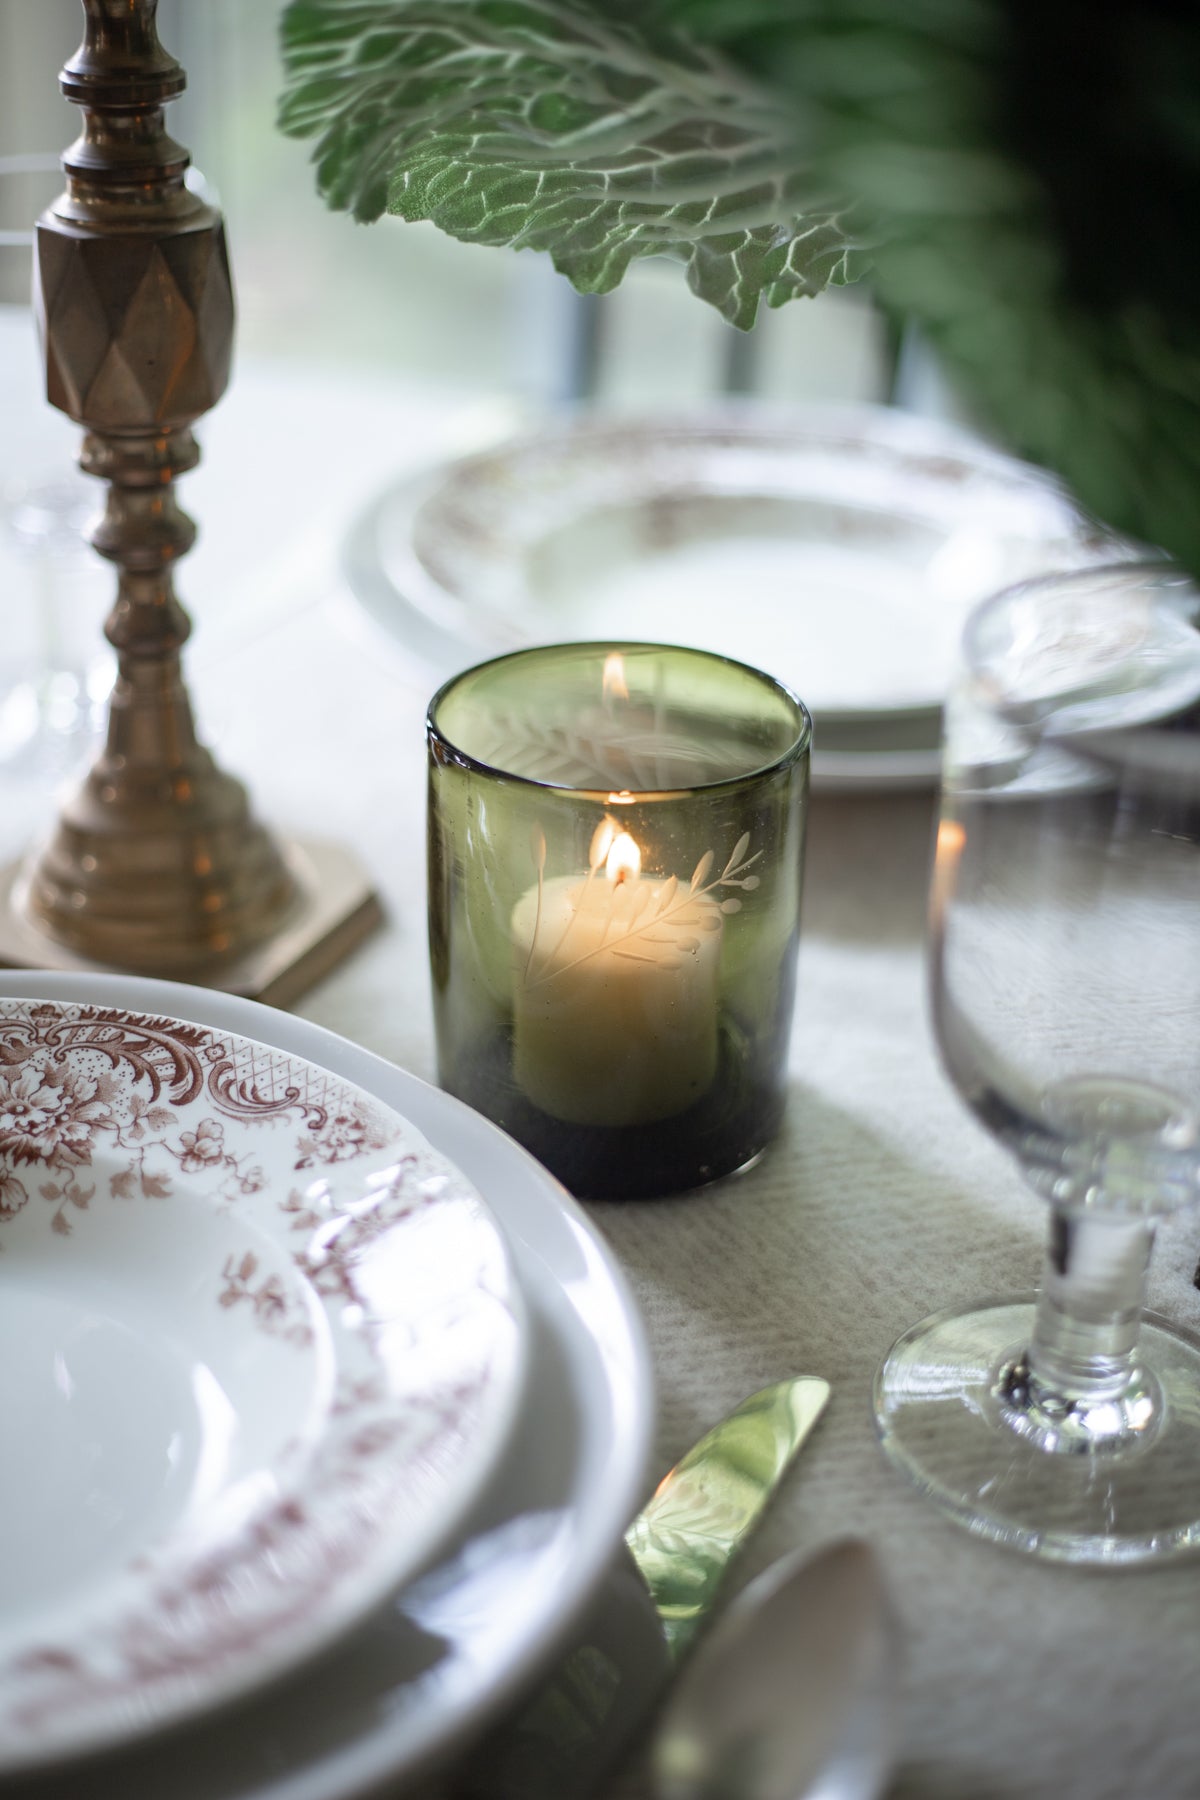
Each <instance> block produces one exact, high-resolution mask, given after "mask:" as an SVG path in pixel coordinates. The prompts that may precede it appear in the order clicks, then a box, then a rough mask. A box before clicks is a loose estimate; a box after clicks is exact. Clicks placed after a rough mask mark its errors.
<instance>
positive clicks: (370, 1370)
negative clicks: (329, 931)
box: [0, 974, 651, 1800]
mask: <svg viewBox="0 0 1200 1800" xmlns="http://www.w3.org/2000/svg"><path fill="white" fill-rule="evenodd" d="M4 985H5V989H6V992H7V994H8V996H9V997H8V998H6V999H4V1000H2V1001H0V1428H2V1429H3V1432H4V1438H5V1442H6V1444H7V1446H8V1454H7V1455H6V1457H5V1459H4V1462H3V1466H2V1469H0V1517H3V1519H4V1535H5V1551H6V1554H5V1557H4V1571H5V1572H4V1574H3V1575H2V1576H0V1596H2V1602H0V1774H2V1775H3V1776H4V1777H6V1778H10V1779H12V1780H15V1781H16V1783H17V1786H16V1789H15V1791H17V1792H19V1791H20V1787H21V1783H22V1780H23V1778H26V1777H28V1778H30V1779H34V1780H35V1782H36V1792H37V1794H38V1795H39V1796H41V1797H42V1800H49V1797H50V1796H55V1795H62V1796H67V1795H72V1796H74V1795H77V1794H78V1793H79V1792H80V1791H81V1788H82V1786H83V1785H84V1784H86V1790H87V1792H88V1794H89V1795H90V1796H95V1797H98V1800H104V1796H107V1795H110V1794H111V1795H112V1796H114V1800H115V1797H116V1796H117V1795H121V1796H127V1795H128V1794H130V1793H167V1792H169V1793H170V1794H171V1795H172V1800H233V1796H235V1795H236V1796H238V1797H239V1800H250V1797H251V1796H253V1797H254V1800H284V1797H285V1796H286V1797H288V1800H299V1797H300V1796H304V1797H305V1800H344V1797H349V1796H352V1795H356V1794H358V1793H361V1792H364V1791H367V1790H369V1789H373V1788H374V1787H375V1786H377V1785H378V1784H380V1783H383V1782H385V1781H395V1780H397V1779H398V1778H400V1777H412V1776H414V1775H415V1774H416V1773H417V1772H418V1771H424V1770H426V1769H428V1768H430V1767H432V1766H433V1765H435V1764H436V1763H437V1762H438V1761H439V1759H441V1758H443V1757H445V1756H447V1755H448V1754H449V1753H450V1752H451V1750H455V1751H457V1750H459V1749H461V1747H462V1745H463V1743H464V1740H465V1738H466V1736H468V1735H469V1734H470V1732H471V1731H473V1730H474V1729H476V1728H478V1727H479V1726H481V1725H482V1724H483V1723H484V1722H485V1720H486V1719H487V1717H488V1716H490V1715H491V1714H492V1713H493V1712H495V1711H496V1710H498V1709H499V1708H500V1707H501V1706H502V1704H503V1703H504V1701H505V1700H506V1699H510V1698H511V1697H512V1696H513V1695H514V1694H515V1693H516V1691H517V1689H518V1688H519V1686H520V1685H521V1684H522V1683H523V1682H524V1681H526V1680H528V1678H529V1677H530V1675H531V1674H532V1672H533V1671H534V1669H535V1666H536V1665H537V1664H538V1663H539V1662H541V1661H544V1660H545V1659H546V1658H547V1657H548V1656H549V1655H550V1654H551V1653H552V1651H553V1649H554V1646H555V1644H556V1642H557V1641H558V1639H559V1637H560V1636H561V1635H563V1634H565V1633H566V1632H567V1631H568V1630H569V1628H570V1626H571V1624H572V1623H573V1621H574V1619H575V1617H576V1616H577V1614H578V1612H579V1611H580V1610H581V1608H582V1607H583V1605H584V1604H585V1603H586V1600H587V1598H588V1597H589V1595H590V1593H591V1592H592V1590H593V1588H594V1587H595V1585H596V1584H597V1582H598V1581H599V1579H600V1577H601V1575H602V1574H603V1571H604V1569H605V1567H606V1565H607V1563H608V1561H609V1559H610V1557H611V1555H612V1553H613V1551H614V1549H615V1547H616V1545H617V1543H618V1541H619V1539H620V1536H621V1533H622V1531H623V1530H624V1527H625V1525H626V1523H627V1522H628V1519H629V1517H630V1516H631V1514H632V1513H633V1511H634V1509H635V1507H636V1505H637V1504H638V1501H639V1499H640V1497H641V1485H642V1480H643V1475H644V1468H645V1459H646V1456H647V1452H648V1443H649V1434H650V1424H651V1383H650V1376H649V1369H648V1361H647V1356H646V1352H645V1348H644V1344H643V1340H642V1335H641V1331H640V1327H639V1324H638V1321H637V1319H636V1316H635V1314H634V1311H633V1308H632V1306H631V1303H630V1300H629V1297H628V1295H627V1292H626V1290H625V1286H624V1283H623V1281H622V1279H621V1277H620V1275H619V1273H618V1271H617V1269H616V1268H615V1266H614V1264H613V1262H612V1261H611V1258H610V1256H609V1254H608V1253H607V1251H606V1250H605V1248H604V1246H603V1244H602V1242H601V1241H600V1239H599V1238H598V1237H597V1236H596V1234H595V1232H594V1231H593V1229H592V1228H591V1226H590V1225H589V1224H588V1222H587V1221H586V1219H585V1218H584V1216H583V1215H582V1213H581V1212H580V1211H579V1210H578V1209H577V1208H576V1207H575V1206H574V1204H573V1203H572V1202H571V1201H570V1200H569V1199H568V1198H567V1196H566V1195H565V1194H564V1193H563V1192H562V1190H561V1189H560V1188H559V1187H558V1186H557V1185H556V1183H554V1181H553V1180H552V1179H551V1178H550V1177H549V1176H548V1175H546V1174H545V1173H544V1171H543V1170H542V1169H541V1168H540V1167H539V1166H538V1165H537V1164H536V1163H534V1162H533V1161H532V1159H531V1158H529V1157H528V1156H527V1155H526V1154H525V1153H524V1152H523V1151H522V1150H520V1149H519V1148H518V1147H517V1146H516V1145H514V1144H513V1143H512V1142H511V1141H510V1140H509V1139H507V1138H505V1137H504V1136H503V1135H502V1134H501V1133H499V1132H498V1131H496V1130H495V1129H494V1127H492V1126H491V1125H489V1124H488V1123H487V1122H486V1121H485V1120H483V1119H482V1118H480V1117H479V1116H478V1115H476V1114H474V1113H471V1112H469V1111H468V1110H467V1109H466V1108H464V1107H462V1106H461V1105H459V1103H458V1102H456V1101H454V1100H451V1099H450V1098H449V1097H447V1096H446V1095H444V1094H441V1093H439V1092H437V1091H436V1090H434V1089H431V1088H428V1087H426V1086H425V1085H424V1084H423V1083H421V1082H418V1081H417V1080H415V1079H414V1078H413V1077H411V1076H409V1075H406V1074H404V1073H403V1072H402V1071H400V1070H398V1069H395V1068H393V1067H392V1066H390V1065H389V1064H386V1063H383V1062H381V1061H379V1060H378V1059H377V1058H375V1057H373V1056H371V1055H370V1054H369V1053H367V1052H365V1051H363V1050H360V1049H358V1048H357V1047H355V1046H353V1045H351V1044H348V1043H345V1042H343V1041H342V1040H340V1039H338V1038H335V1037H333V1036H332V1035H330V1034H329V1033H327V1032H324V1031H322V1030H320V1029H319V1028H318V1027H316V1026H313V1025H310V1024H308V1023H307V1022H305V1021H303V1020H300V1019H296V1018H292V1017H289V1016H287V1015H284V1014H281V1013H277V1012H274V1011H272V1010H270V1009H268V1008H265V1007H260V1006H257V1005H254V1004H253V1003H252V1002H249V1001H245V1000H239V999H235V998H231V997H230V996H228V995H223V994H217V993H212V992H210V991H208V990H201V989H195V988H186V987H179V986H176V985H174V984H171V983H165V982H154V981H141V980H135V979H132V978H124V977H115V976H95V977H88V976H49V975H37V974H32V975H12V974H6V977H5V983H4Z"/></svg>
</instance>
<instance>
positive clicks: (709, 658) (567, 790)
mask: <svg viewBox="0 0 1200 1800" xmlns="http://www.w3.org/2000/svg"><path fill="white" fill-rule="evenodd" d="M564 650H565V651H571V650H575V651H587V652H588V653H589V654H593V655H599V656H605V655H609V654H611V653H612V652H614V651H621V652H624V651H642V650H651V651H661V652H664V653H666V654H668V655H681V656H694V657H699V658H701V659H702V660H703V661H705V662H710V663H721V664H723V665H724V666H725V667H726V668H730V669H736V670H738V671H739V672H740V673H741V674H743V675H748V676H750V677H751V679H752V680H753V681H755V682H756V683H758V684H759V685H760V686H761V687H765V688H769V689H770V690H772V692H774V693H775V694H777V695H779V696H780V697H781V698H782V699H783V700H784V702H785V703H786V704H787V706H788V707H790V708H791V710H792V713H793V716H794V718H795V721H796V731H795V735H794V737H793V739H792V742H791V743H790V744H789V745H788V746H787V748H786V749H785V750H783V751H781V752H780V754H779V755H778V756H773V757H770V758H769V759H768V760H767V761H766V762H763V763H760V764H759V765H758V766H757V767H755V768H752V769H745V770H743V771H742V772H741V773H740V774H737V775H723V776H720V777H718V778H717V779H716V780H713V781H697V782H684V783H683V784H682V785H678V786H675V787H669V788H623V789H622V790H621V793H622V795H625V794H629V795H630V796H631V798H633V799H636V800H639V801H641V800H664V799H667V798H670V797H671V796H673V795H678V794H717V793H722V792H725V791H728V790H732V789H734V788H738V787H742V786H744V785H745V784H746V783H747V782H755V781H761V780H762V779H763V778H764V776H767V775H773V774H775V773H776V772H777V771H779V770H782V769H786V768H789V767H791V766H792V765H794V764H795V763H798V762H799V761H800V759H801V757H803V756H804V755H805V754H806V752H808V751H809V750H810V749H811V746H812V735H813V722H812V714H811V713H810V712H809V710H808V707H807V706H806V705H805V704H804V701H803V700H801V698H800V696H799V695H798V694H797V693H795V692H794V691H793V690H792V689H791V688H790V687H788V685H787V683H786V682H783V681H780V680H779V678H778V676H776V675H768V674H767V672H766V670H765V669H758V668H755V666H754V665H753V663H745V662H741V661H739V659H738V658H737V657H736V656H725V655H723V654H722V653H721V652H720V651H719V650H700V649H697V648H696V647H695V646H694V645H691V644H663V643H658V642H655V641H652V640H649V639H641V638H595V639H587V638H579V639H570V640H569V641H567V642H565V643H561V644H524V645H522V646H521V648H520V649H517V650H505V651H503V652H502V653H501V654H500V655H499V656H487V657H484V658H483V660H482V661H481V662H477V663H472V664H471V666H470V668H467V669H459V670H458V671H457V673H455V674H454V675H451V676H449V677H448V678H447V679H446V680H445V681H443V683H442V685H441V686H440V687H439V688H438V690H437V692H436V693H435V694H434V695H433V698H432V699H431V700H430V702H429V705H428V707H427V708H426V710H425V735H426V741H427V743H429V744H431V745H432V744H433V743H434V742H435V741H436V742H437V743H438V744H440V745H441V746H442V747H443V748H444V749H445V750H446V751H448V752H449V755H450V759H451V760H452V761H453V762H454V763H455V765H456V766H457V767H459V768H462V769H468V770H470V771H471V772H472V773H473V774H476V775H485V776H488V777H490V778H491V779H492V780H494V781H506V782H513V783H517V784H519V785H520V786H522V787H528V788H533V789H536V790H539V791H541V792H542V793H551V794H564V795H567V794H575V795H578V796H579V797H580V798H587V799H592V800H595V799H603V800H604V801H609V800H611V798H612V792H613V790H612V789H611V788H606V787H574V786H572V785H571V784H570V783H568V782H556V781H542V780H539V779H538V778H537V777H536V776H533V775H520V774H517V773H516V772H515V771H513V770H509V769H504V768H500V767H497V765H496V764H494V763H490V762H485V761H484V760H483V759H482V757H478V756H472V755H471V753H470V752H469V751H467V750H464V749H462V747H461V746H460V745H458V744H456V743H455V742H454V741H453V739H452V738H451V737H450V736H449V734H448V733H447V732H446V731H445V730H444V729H443V728H442V726H441V725H440V724H439V723H438V719H437V713H438V709H439V707H441V706H442V705H443V704H444V702H445V701H446V700H447V699H448V698H449V697H450V695H451V693H452V692H453V691H454V689H455V688H456V687H458V685H459V683H460V682H463V681H466V680H468V679H469V678H470V677H471V676H473V675H478V674H480V673H481V672H482V671H483V670H484V669H492V668H497V667H499V666H500V665H501V664H502V663H512V662H519V661H522V660H523V659H524V658H526V657H539V656H545V655H547V654H549V653H551V652H555V651H564Z"/></svg>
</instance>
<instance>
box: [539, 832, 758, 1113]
mask: <svg viewBox="0 0 1200 1800" xmlns="http://www.w3.org/2000/svg"><path fill="white" fill-rule="evenodd" d="M602 860H603V861H604V867H601V866H600V864H601V861H602ZM639 863H640V855H639V853H638V849H637V845H636V844H635V843H634V842H633V840H632V838H630V837H629V836H628V834H627V833H624V832H622V833H620V834H617V833H615V831H614V830H613V828H612V827H611V826H609V827H608V829H607V835H605V827H603V826H602V827H601V829H600V831H599V832H598V833H597V842H596V844H594V846H593V857H592V868H591V870H590V871H589V873H588V874H587V875H586V876H578V877H576V876H563V877H558V878H556V879H554V880H551V881H546V880H544V879H542V878H541V877H539V880H538V882H537V884H536V886H534V887H532V888H530V889H529V891H528V892H527V893H525V894H523V895H522V897H521V899H520V900H518V902H517V904H516V906H515V907H514V909H513V914H512V949H513V974H514V989H515V995H514V1016H513V1071H514V1074H515V1077H516V1080H517V1084H518V1086H519V1087H520V1088H521V1089H522V1090H523V1091H524V1093H525V1094H526V1095H527V1096H528V1098H529V1099H530V1100H532V1101H533V1103H534V1105H535V1106H539V1107H540V1108H541V1109H542V1111H543V1112H546V1113H549V1114H550V1115H551V1116H552V1117H553V1118H556V1119H564V1120H568V1121H570V1122H572V1123H574V1124H579V1125H644V1124H649V1123H650V1122H651V1121H653V1120H656V1119H668V1118H671V1117H672V1116H673V1115H675V1114H676V1113H681V1112H684V1111H686V1110H687V1108H688V1107H690V1106H692V1105H694V1104H695V1102H696V1101H697V1100H701V1099H703V1097H704V1095H705V1094H706V1093H707V1092H708V1090H709V1089H710V1088H711V1086H712V1084H713V1081H714V1079H715V1076H716V1072H717V998H718V995H717V977H718V970H719V963H720V953H721V931H722V913H721V906H720V905H719V904H718V903H717V902H716V901H714V900H712V899H711V898H710V897H709V896H708V895H707V894H704V893H698V892H696V891H694V890H695V888H697V887H699V886H700V883H698V882H695V881H693V882H692V883H691V884H689V883H680V882H679V881H677V880H676V879H675V878H674V877H669V878H668V879H666V880H664V881H660V880H652V879H646V878H643V877H641V876H640V875H639V873H638V865H639Z"/></svg>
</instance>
